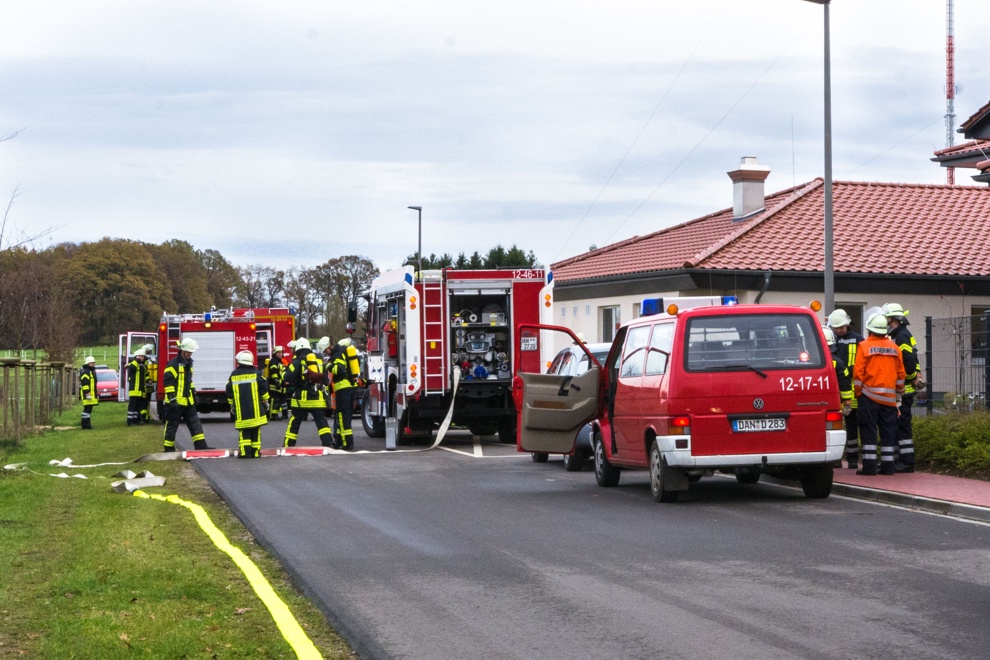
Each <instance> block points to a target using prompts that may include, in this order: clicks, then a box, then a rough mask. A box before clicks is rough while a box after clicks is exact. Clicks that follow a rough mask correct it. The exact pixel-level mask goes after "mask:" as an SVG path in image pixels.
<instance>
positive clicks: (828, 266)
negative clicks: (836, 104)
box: [805, 0, 835, 314]
mask: <svg viewBox="0 0 990 660" xmlns="http://www.w3.org/2000/svg"><path fill="white" fill-rule="evenodd" d="M805 2H813V3H815V4H816V5H822V8H823V9H824V10H825V313H826V314H830V313H831V312H832V310H834V309H835V265H834V262H833V260H832V63H831V61H832V50H831V47H830V45H829V17H828V8H829V3H830V0H805Z"/></svg>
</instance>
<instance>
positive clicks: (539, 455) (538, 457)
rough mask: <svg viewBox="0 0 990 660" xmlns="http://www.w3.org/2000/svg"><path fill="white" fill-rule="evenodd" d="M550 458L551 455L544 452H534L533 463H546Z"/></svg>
mask: <svg viewBox="0 0 990 660" xmlns="http://www.w3.org/2000/svg"><path fill="white" fill-rule="evenodd" d="M548 458H550V454H546V453H544V452H542V451H534V452H533V462H534V463H546V462H547V459H548Z"/></svg>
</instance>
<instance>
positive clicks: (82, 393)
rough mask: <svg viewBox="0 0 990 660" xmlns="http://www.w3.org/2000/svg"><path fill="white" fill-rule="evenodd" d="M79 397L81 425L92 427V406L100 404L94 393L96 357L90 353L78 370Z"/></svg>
mask: <svg viewBox="0 0 990 660" xmlns="http://www.w3.org/2000/svg"><path fill="white" fill-rule="evenodd" d="M79 398H80V399H82V403H83V411H82V427H83V428H84V429H91V428H93V419H92V415H93V408H95V407H96V406H98V405H100V397H99V395H98V394H97V393H96V358H95V357H93V356H92V355H89V356H87V357H86V359H84V360H83V366H82V369H80V370H79Z"/></svg>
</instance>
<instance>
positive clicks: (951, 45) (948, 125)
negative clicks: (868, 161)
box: [945, 0, 956, 186]
mask: <svg viewBox="0 0 990 660" xmlns="http://www.w3.org/2000/svg"><path fill="white" fill-rule="evenodd" d="M953 14H954V12H953V9H952V0H945V148H946V149H948V148H949V147H951V146H953V145H954V144H955V143H956V138H955V135H956V132H955V128H956V43H955V34H954V32H955V25H954V24H955V18H954V15H953ZM945 183H946V184H948V185H950V186H954V185H955V184H956V168H954V167H948V168H946V170H945Z"/></svg>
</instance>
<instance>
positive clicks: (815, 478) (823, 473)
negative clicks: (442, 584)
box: [801, 465, 833, 500]
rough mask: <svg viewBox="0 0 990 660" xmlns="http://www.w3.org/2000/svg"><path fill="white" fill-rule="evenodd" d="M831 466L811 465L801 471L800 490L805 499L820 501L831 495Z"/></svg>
mask: <svg viewBox="0 0 990 660" xmlns="http://www.w3.org/2000/svg"><path fill="white" fill-rule="evenodd" d="M832 476H833V472H832V466H831V465H811V466H808V467H805V468H803V469H802V470H801V490H803V491H804V496H805V497H810V498H811V499H815V500H822V499H825V498H826V497H828V496H829V495H830V494H831V493H832Z"/></svg>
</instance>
